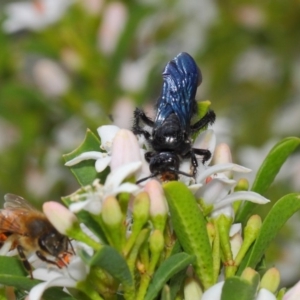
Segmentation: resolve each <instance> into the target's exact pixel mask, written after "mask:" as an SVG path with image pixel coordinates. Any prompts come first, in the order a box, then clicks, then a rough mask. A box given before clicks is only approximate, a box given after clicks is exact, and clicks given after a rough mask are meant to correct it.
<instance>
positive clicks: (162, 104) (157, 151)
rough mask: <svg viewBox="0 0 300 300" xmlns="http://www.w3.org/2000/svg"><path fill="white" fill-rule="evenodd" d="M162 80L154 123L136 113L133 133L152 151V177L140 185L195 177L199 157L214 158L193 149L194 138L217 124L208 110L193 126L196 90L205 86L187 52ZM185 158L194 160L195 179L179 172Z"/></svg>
mask: <svg viewBox="0 0 300 300" xmlns="http://www.w3.org/2000/svg"><path fill="white" fill-rule="evenodd" d="M162 76H163V86H162V92H161V95H160V97H159V99H158V101H157V104H156V108H157V114H156V117H155V120H154V121H152V120H151V119H150V118H148V117H147V116H146V114H145V113H144V112H143V111H142V110H141V109H139V108H136V109H135V111H134V124H133V128H132V130H133V132H134V133H135V134H136V135H144V137H145V138H146V140H147V142H148V143H149V145H150V146H151V148H152V151H149V152H146V153H145V159H146V161H147V162H148V163H149V168H150V172H151V175H150V176H148V177H146V178H143V179H140V180H139V181H138V182H137V183H140V182H142V181H144V180H146V179H148V178H152V177H155V176H157V175H161V179H162V180H163V181H166V180H177V179H178V174H182V175H185V176H189V177H192V176H194V175H195V174H196V172H197V166H198V162H197V158H196V155H201V156H203V158H202V162H203V163H205V162H206V161H207V160H209V159H210V157H211V153H210V151H209V150H206V149H196V148H193V146H192V139H191V135H192V134H193V133H195V132H198V131H199V130H200V129H202V128H204V127H206V126H207V125H208V124H213V123H214V121H215V113H214V112H213V111H212V110H209V111H208V112H207V113H206V115H205V116H204V117H203V118H201V119H200V120H198V121H197V122H196V123H194V124H191V119H192V117H193V116H194V115H195V114H196V113H197V102H196V100H195V95H196V91H197V87H198V86H199V85H200V84H201V82H202V75H201V71H200V70H199V68H198V67H197V65H196V63H195V61H194V59H193V58H192V57H191V56H190V55H189V54H187V53H185V52H182V53H179V54H178V55H177V56H176V57H175V58H174V59H172V60H171V61H170V62H169V63H168V64H167V65H166V67H165V69H164V71H163V73H162ZM141 120H142V122H143V123H144V124H146V125H148V126H150V127H151V128H153V129H152V132H151V133H150V132H149V131H147V130H146V129H144V128H143V127H141V125H140V121H141ZM183 158H190V159H191V162H192V171H193V174H192V175H190V174H187V173H184V172H182V171H180V170H179V165H180V162H181V160H182V159H183Z"/></svg>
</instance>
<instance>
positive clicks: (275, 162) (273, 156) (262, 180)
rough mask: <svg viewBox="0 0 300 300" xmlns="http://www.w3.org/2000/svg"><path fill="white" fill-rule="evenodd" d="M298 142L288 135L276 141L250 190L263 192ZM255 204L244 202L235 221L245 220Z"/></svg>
mask: <svg viewBox="0 0 300 300" xmlns="http://www.w3.org/2000/svg"><path fill="white" fill-rule="evenodd" d="M299 144H300V139H299V138H297V137H288V138H285V139H283V140H282V141H280V142H279V143H277V144H276V145H275V146H274V147H273V148H272V150H271V151H270V152H269V154H268V155H267V157H266V158H265V160H264V162H263V163H262V165H261V167H260V169H259V170H258V172H257V174H256V178H255V181H254V183H253V186H252V188H251V190H252V191H254V192H257V193H259V194H264V193H265V192H266V191H267V189H268V188H269V186H270V185H271V184H272V182H273V181H274V179H275V177H276V175H277V174H278V172H279V170H280V168H281V167H282V165H283V164H284V162H285V161H286V160H287V158H288V157H289V156H290V154H291V153H292V152H293V151H294V150H295V149H296V148H297V147H298V146H299ZM256 205H257V204H255V203H252V202H249V201H247V202H245V203H244V206H243V207H242V208H241V210H240V211H239V212H238V214H237V216H236V221H237V222H243V223H244V222H246V221H247V220H248V217H249V215H250V214H251V212H252V210H253V209H254V208H255V206H256Z"/></svg>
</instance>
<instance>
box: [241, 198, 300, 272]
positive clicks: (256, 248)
mask: <svg viewBox="0 0 300 300" xmlns="http://www.w3.org/2000/svg"><path fill="white" fill-rule="evenodd" d="M298 210H300V194H289V195H286V196H284V197H282V198H281V199H279V200H278V201H277V202H276V203H275V205H274V206H273V207H272V209H271V210H270V212H269V213H268V215H267V217H266V218H265V220H264V222H263V224H262V227H261V230H260V233H259V235H258V237H257V239H256V241H255V244H254V245H253V247H252V248H251V253H250V255H247V256H246V257H245V259H244V260H243V261H242V263H241V265H240V268H239V270H238V274H241V273H242V271H243V270H244V269H245V268H246V267H251V268H253V269H255V268H256V266H257V264H258V263H259V262H260V261H261V259H262V257H263V255H264V253H265V251H266V248H267V247H268V246H269V244H270V242H271V241H272V240H273V239H274V237H275V236H276V235H277V233H278V231H279V230H280V229H281V227H282V226H283V225H284V224H285V222H286V221H287V220H288V219H289V218H290V217H291V216H292V215H293V214H294V213H295V212H297V211H298Z"/></svg>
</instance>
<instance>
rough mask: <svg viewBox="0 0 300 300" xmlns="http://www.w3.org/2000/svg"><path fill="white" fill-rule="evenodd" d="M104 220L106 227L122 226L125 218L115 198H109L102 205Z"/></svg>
mask: <svg viewBox="0 0 300 300" xmlns="http://www.w3.org/2000/svg"><path fill="white" fill-rule="evenodd" d="M101 215H102V220H103V222H104V224H105V225H108V226H118V225H120V224H121V222H122V219H123V216H122V211H121V208H120V205H119V202H118V200H117V199H116V198H115V197H113V196H110V197H107V198H106V199H105V201H104V202H103V205H102V211H101Z"/></svg>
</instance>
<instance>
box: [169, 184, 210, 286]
mask: <svg viewBox="0 0 300 300" xmlns="http://www.w3.org/2000/svg"><path fill="white" fill-rule="evenodd" d="M164 190H165V194H166V197H167V200H168V204H169V208H170V212H171V220H172V224H173V227H174V230H175V232H176V235H177V237H178V239H179V242H180V244H181V246H182V248H183V250H184V251H185V252H187V253H188V254H190V255H195V256H196V260H195V263H194V264H193V266H194V268H195V270H196V273H197V275H198V277H199V279H200V281H201V283H202V285H203V286H204V288H205V289H207V288H209V287H210V286H211V285H213V283H214V282H213V260H212V249H211V246H210V243H209V239H208V234H207V230H206V221H205V218H204V216H203V214H202V212H201V211H200V209H199V207H198V205H197V203H196V199H195V197H194V195H193V194H192V193H191V191H190V190H189V189H188V188H187V187H186V186H185V185H184V184H183V183H181V182H177V181H172V182H168V183H166V184H164Z"/></svg>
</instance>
